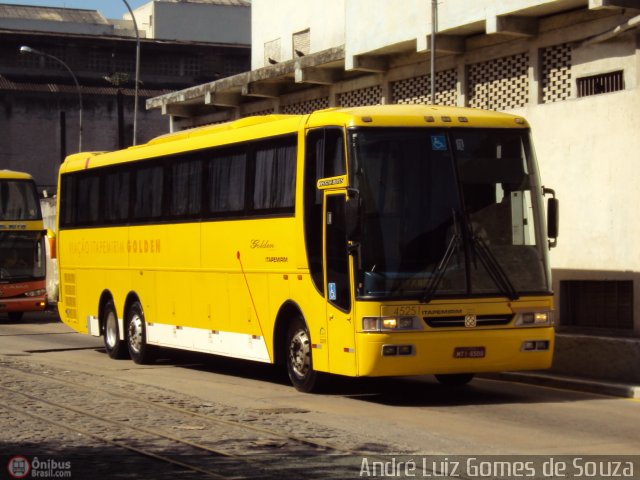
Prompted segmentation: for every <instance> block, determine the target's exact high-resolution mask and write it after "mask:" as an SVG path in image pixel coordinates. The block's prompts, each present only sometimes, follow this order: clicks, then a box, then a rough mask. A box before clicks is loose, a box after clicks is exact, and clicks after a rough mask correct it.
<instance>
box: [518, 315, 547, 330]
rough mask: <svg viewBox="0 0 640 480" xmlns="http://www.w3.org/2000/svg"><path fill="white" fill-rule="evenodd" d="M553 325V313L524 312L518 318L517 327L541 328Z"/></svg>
mask: <svg viewBox="0 0 640 480" xmlns="http://www.w3.org/2000/svg"><path fill="white" fill-rule="evenodd" d="M544 325H553V313H552V312H524V313H519V314H518V316H517V317H516V327H541V326H544Z"/></svg>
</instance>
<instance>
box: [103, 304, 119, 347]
mask: <svg viewBox="0 0 640 480" xmlns="http://www.w3.org/2000/svg"><path fill="white" fill-rule="evenodd" d="M105 337H106V340H107V345H108V346H109V348H113V347H115V346H116V344H117V343H118V322H117V320H116V316H115V314H114V313H113V312H109V314H108V315H107V324H106V328H105Z"/></svg>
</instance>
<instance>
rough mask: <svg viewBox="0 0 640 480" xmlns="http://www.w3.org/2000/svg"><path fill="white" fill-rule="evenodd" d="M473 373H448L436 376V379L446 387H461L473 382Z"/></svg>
mask: <svg viewBox="0 0 640 480" xmlns="http://www.w3.org/2000/svg"><path fill="white" fill-rule="evenodd" d="M473 376H474V375H473V373H448V374H446V375H436V379H437V380H438V382H440V384H441V385H443V386H445V387H461V386H463V385H466V384H467V383H469V382H470V381H471V380H473Z"/></svg>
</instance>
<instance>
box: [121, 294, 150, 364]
mask: <svg viewBox="0 0 640 480" xmlns="http://www.w3.org/2000/svg"><path fill="white" fill-rule="evenodd" d="M126 330H127V347H128V349H129V355H130V356H131V359H132V360H133V361H134V362H135V363H138V364H141V365H144V364H148V363H152V362H153V360H154V359H155V358H154V355H153V350H152V347H150V346H149V345H147V327H146V324H145V321H144V313H143V312H142V305H140V302H135V303H134V304H133V305H131V308H129V312H128V314H127V327H126Z"/></svg>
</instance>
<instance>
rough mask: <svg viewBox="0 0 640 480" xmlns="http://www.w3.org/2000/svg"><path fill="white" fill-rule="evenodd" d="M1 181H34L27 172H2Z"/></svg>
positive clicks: (0, 172)
mask: <svg viewBox="0 0 640 480" xmlns="http://www.w3.org/2000/svg"><path fill="white" fill-rule="evenodd" d="M0 180H33V177H32V176H31V175H29V174H28V173H25V172H16V171H14V170H0Z"/></svg>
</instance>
